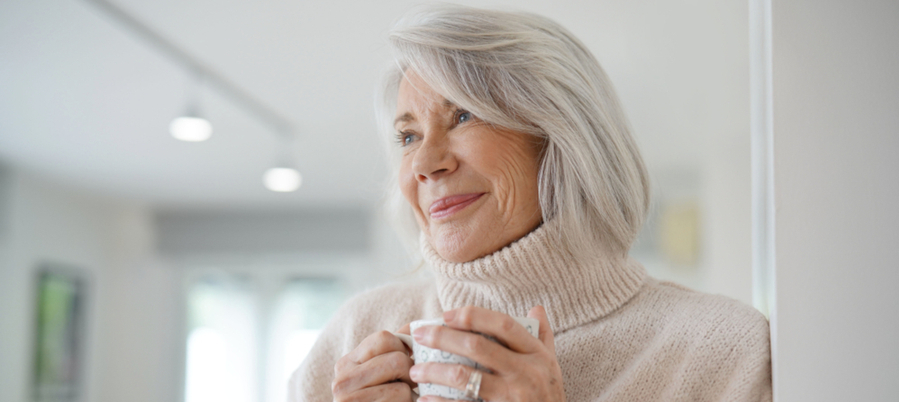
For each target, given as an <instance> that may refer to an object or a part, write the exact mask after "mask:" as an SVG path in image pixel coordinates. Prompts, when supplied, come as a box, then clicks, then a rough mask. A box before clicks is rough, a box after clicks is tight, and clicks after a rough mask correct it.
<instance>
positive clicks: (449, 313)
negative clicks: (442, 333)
mask: <svg viewBox="0 0 900 403" xmlns="http://www.w3.org/2000/svg"><path fill="white" fill-rule="evenodd" d="M455 317H456V310H455V309H454V310H452V311H447V312H444V322H446V323H449V322H452V321H453V318H455Z"/></svg>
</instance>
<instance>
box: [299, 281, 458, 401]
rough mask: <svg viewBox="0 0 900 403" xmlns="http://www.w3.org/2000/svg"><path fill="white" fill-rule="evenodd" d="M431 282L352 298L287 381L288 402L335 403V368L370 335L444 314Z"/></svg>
mask: <svg viewBox="0 0 900 403" xmlns="http://www.w3.org/2000/svg"><path fill="white" fill-rule="evenodd" d="M433 288H434V285H433V283H432V281H431V280H429V279H425V280H422V282H404V283H396V284H388V285H384V286H381V287H377V288H374V289H371V290H369V291H366V292H363V293H361V294H358V295H356V296H354V297H353V298H350V300H349V301H347V302H346V303H345V304H344V305H343V306H341V308H340V309H338V312H337V313H335V314H334V317H332V318H331V320H330V321H329V322H328V324H327V325H326V326H325V329H323V330H322V333H321V334H320V335H319V338H318V339H317V340H316V342H315V344H314V345H313V347H312V349H311V350H310V352H309V354H308V355H307V356H306V358H305V359H304V360H303V363H301V364H300V367H298V368H297V370H296V371H294V374H293V375H292V376H291V379H290V380H289V381H288V400H290V401H304V402H318V401H332V400H334V396H332V394H331V382H332V381H333V380H334V364H335V363H336V362H337V360H339V359H340V358H341V357H343V356H345V355H347V353H349V352H350V351H352V350H353V349H354V348H356V346H358V345H359V343H361V342H362V341H363V339H365V338H366V337H368V336H369V335H370V334H372V333H374V332H376V331H379V330H390V331H395V330H396V329H399V328H400V327H402V326H403V325H405V324H407V323H409V322H411V321H413V320H415V319H421V318H428V317H435V316H437V315H439V314H440V312H441V310H440V307H439V305H438V304H439V303H438V302H437V300H436V297H435V296H433V295H432V294H433V293H429V292H428V291H429V290H433Z"/></svg>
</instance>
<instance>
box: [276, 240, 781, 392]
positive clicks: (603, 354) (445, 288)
mask: <svg viewBox="0 0 900 403" xmlns="http://www.w3.org/2000/svg"><path fill="white" fill-rule="evenodd" d="M548 224H549V223H548ZM548 224H544V225H543V226H541V227H540V228H538V229H536V230H535V231H533V232H532V233H530V234H528V235H526V236H525V237H523V238H522V239H520V240H519V241H517V242H515V243H513V244H511V245H509V246H507V247H506V248H504V249H502V250H500V251H497V252H495V253H493V254H491V255H489V256H486V257H483V258H481V259H477V260H475V261H473V262H468V263H451V262H447V261H444V260H443V259H441V258H440V256H438V255H437V253H435V252H434V250H432V249H431V248H430V247H429V246H428V245H427V243H426V242H422V244H423V248H422V251H423V255H424V256H425V259H426V261H427V263H428V264H429V266H430V267H431V269H432V271H433V273H434V275H435V279H425V280H417V281H410V282H406V283H399V284H390V285H387V286H382V287H379V288H376V289H374V290H370V291H368V292H365V293H363V294H360V295H358V296H356V297H354V298H353V299H351V300H350V301H349V302H348V303H347V304H345V305H344V306H343V307H342V308H341V309H340V310H339V312H338V313H337V314H335V317H334V318H333V319H332V320H331V322H330V323H329V324H328V325H327V326H326V328H325V330H324V331H323V333H322V336H321V337H320V338H319V340H318V341H317V342H316V344H315V346H314V347H313V349H312V350H311V352H310V354H309V355H308V356H307V358H306V359H305V360H304V361H303V364H301V366H300V368H298V370H297V371H296V372H295V373H294V375H293V376H292V378H291V381H290V384H289V390H288V394H289V397H290V398H291V399H292V400H301V401H326V400H332V395H331V381H332V379H333V377H334V363H335V362H336V361H337V360H338V359H339V358H340V357H342V356H344V355H345V354H347V353H348V352H350V351H351V350H352V349H353V348H355V347H356V346H357V345H358V344H359V343H360V342H361V341H362V340H363V339H364V338H365V337H367V336H368V335H370V334H372V333H374V332H376V331H379V330H391V331H394V330H397V329H399V328H400V327H402V326H403V325H405V324H406V323H409V322H411V321H413V320H416V319H424V318H434V317H438V316H440V314H441V313H442V312H443V311H446V310H449V309H453V308H458V307H462V306H466V305H476V306H481V307H485V308H489V309H493V310H496V311H499V312H503V313H506V314H509V315H512V316H525V315H526V314H527V312H528V310H530V309H531V308H532V307H533V306H535V305H542V306H544V307H545V309H546V310H547V315H548V317H549V319H550V324H551V327H552V329H553V332H554V337H555V342H556V354H557V359H558V360H559V364H560V367H561V368H562V372H563V381H564V385H565V391H566V397H567V398H568V399H569V400H572V401H590V400H618V401H625V400H629V401H631V400H644V401H646V400H669V401H675V400H706V401H709V400H716V401H723V400H738V401H758V400H771V399H772V386H771V371H770V363H769V332H768V322H767V321H766V319H765V317H763V316H762V314H760V313H759V312H758V311H756V310H755V309H753V308H750V307H748V306H746V305H743V304H741V303H740V302H738V301H735V300H732V299H729V298H726V297H722V296H715V295H709V294H704V293H699V292H696V291H692V290H689V289H687V288H684V287H681V286H678V285H675V284H672V283H666V282H660V281H657V280H655V279H653V278H651V277H647V276H646V274H645V271H644V269H643V267H642V266H641V265H640V264H639V263H637V262H636V261H634V260H633V259H630V258H628V257H626V256H619V257H617V256H613V255H610V254H608V253H605V252H603V251H602V249H601V248H598V250H597V253H596V256H593V258H591V259H585V260H584V261H575V260H573V259H572V258H571V257H570V256H568V255H567V254H566V253H564V252H563V250H562V248H560V247H559V242H558V241H557V235H558V231H556V230H555V228H554V227H553V226H552V225H548Z"/></svg>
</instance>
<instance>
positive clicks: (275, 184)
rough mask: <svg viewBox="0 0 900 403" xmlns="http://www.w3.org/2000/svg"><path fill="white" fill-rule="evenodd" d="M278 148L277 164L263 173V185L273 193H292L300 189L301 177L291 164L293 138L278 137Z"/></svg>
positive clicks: (289, 135)
mask: <svg viewBox="0 0 900 403" xmlns="http://www.w3.org/2000/svg"><path fill="white" fill-rule="evenodd" d="M280 140H281V141H280V143H281V144H280V147H279V149H278V150H277V153H278V154H279V158H278V159H279V162H278V163H277V164H275V166H274V167H272V168H269V169H267V170H266V172H265V173H263V185H265V187H266V189H269V190H271V191H273V192H281V193H286V192H293V191H296V190H297V189H299V188H300V185H301V184H302V183H303V177H302V176H301V175H300V171H298V170H297V168H296V167H295V166H294V164H293V158H292V152H291V151H292V150H293V140H294V136H293V135H292V134H284V135H282V136H281V137H280Z"/></svg>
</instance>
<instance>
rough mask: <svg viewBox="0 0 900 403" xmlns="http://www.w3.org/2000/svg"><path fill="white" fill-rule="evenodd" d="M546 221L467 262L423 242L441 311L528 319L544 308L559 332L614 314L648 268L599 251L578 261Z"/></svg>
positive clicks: (635, 287) (554, 328) (633, 292)
mask: <svg viewBox="0 0 900 403" xmlns="http://www.w3.org/2000/svg"><path fill="white" fill-rule="evenodd" d="M554 229H555V228H554V227H553V223H547V224H544V225H542V226H541V227H539V228H537V229H536V230H534V231H533V232H532V233H531V234H529V235H528V236H526V237H524V238H522V239H520V240H518V241H516V242H514V243H513V244H511V245H509V246H507V247H505V248H503V249H501V250H500V251H498V252H496V253H493V254H491V255H488V256H485V257H484V258H481V259H477V260H475V261H472V262H467V263H451V262H448V261H446V260H444V259H442V258H441V257H440V256H439V255H438V254H437V252H435V251H434V249H432V248H431V246H430V245H429V244H428V242H426V241H425V240H424V238H423V239H422V240H421V242H420V244H421V245H422V255H423V256H424V257H425V260H426V261H427V262H428V263H429V265H430V266H431V268H432V269H433V271H434V274H435V275H436V277H437V289H438V297H439V298H440V301H441V308H443V310H444V311H449V310H451V309H455V308H461V307H464V306H466V305H475V306H480V307H484V308H488V309H492V310H495V311H499V312H503V313H506V314H509V315H512V316H525V315H527V314H528V311H529V310H530V309H531V308H532V307H534V306H536V305H542V306H543V307H544V308H546V309H547V315H548V316H549V319H550V325H551V326H552V327H553V330H554V331H556V332H564V331H566V330H569V329H571V328H572V327H575V326H578V325H581V324H584V323H588V322H591V321H593V320H595V319H597V318H600V317H602V316H605V315H606V314H608V313H610V312H612V311H614V310H615V309H616V308H618V307H620V306H621V305H622V304H623V303H625V302H626V301H628V300H629V299H631V297H632V296H634V294H635V293H636V292H637V291H638V290H639V289H640V288H641V286H642V285H643V284H644V277H645V276H646V274H645V271H644V267H643V266H641V265H640V264H639V263H637V262H635V261H634V260H632V259H630V258H629V257H628V256H624V255H622V256H612V255H611V254H609V253H606V252H604V251H603V250H602V249H600V248H598V249H596V250H595V252H596V255H595V256H594V257H593V258H592V259H585V260H584V261H575V260H574V259H573V258H572V257H571V255H569V254H567V253H565V252H564V249H563V248H562V247H561V245H560V244H559V241H558V239H557V237H555V236H554V235H556V234H557V233H558V231H554Z"/></svg>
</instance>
